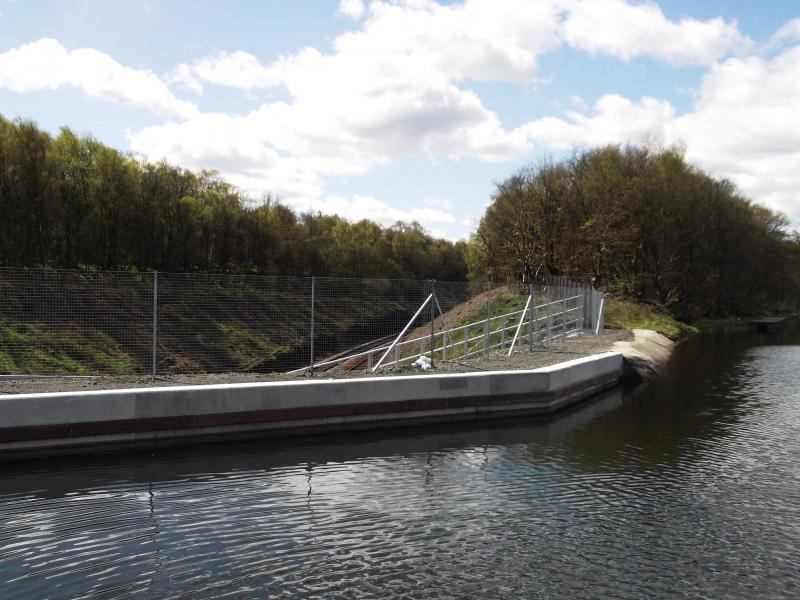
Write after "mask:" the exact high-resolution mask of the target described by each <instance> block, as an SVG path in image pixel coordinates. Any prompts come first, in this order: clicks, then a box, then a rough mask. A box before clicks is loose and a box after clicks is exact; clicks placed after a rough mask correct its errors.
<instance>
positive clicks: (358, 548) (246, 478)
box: [0, 346, 800, 599]
mask: <svg viewBox="0 0 800 600" xmlns="http://www.w3.org/2000/svg"><path fill="white" fill-rule="evenodd" d="M687 351H691V347H690V348H689V350H687ZM687 362H688V361H687ZM715 364H717V365H718V366H719V369H720V370H719V372H712V373H709V372H705V371H704V372H703V374H702V375H703V376H702V377H699V376H692V372H691V371H690V372H686V371H685V370H684V371H681V370H678V371H677V372H673V373H672V374H671V375H670V376H669V377H665V379H664V380H663V381H661V382H659V383H658V384H657V385H655V386H651V388H649V389H648V390H646V391H645V392H644V393H638V394H637V395H635V396H634V397H632V398H628V399H626V400H625V401H622V400H620V399H619V398H618V397H610V398H607V399H605V400H601V401H600V402H599V403H596V404H593V405H591V406H589V407H587V408H586V409H584V410H581V411H576V412H575V413H572V414H570V415H566V416H564V417H563V418H560V419H558V420H556V421H553V422H550V423H543V422H540V421H528V422H526V421H519V420H517V421H515V422H514V423H510V424H509V423H498V424H493V425H491V426H483V427H477V426H476V427H472V428H470V427H466V426H460V427H459V428H448V429H442V428H439V429H435V428H428V429H425V430H420V431H418V432H416V431H411V432H409V431H407V430H406V431H398V432H395V433H383V434H357V435H350V436H340V437H339V438H336V439H333V438H331V439H327V440H326V439H318V440H310V441H295V442H281V443H280V444H278V443H239V444H220V445H215V446H204V447H198V448H185V449H175V450H161V451H158V452H155V453H153V452H150V453H128V454H110V455H106V456H98V457H89V456H87V457H78V458H71V459H67V460H59V461H50V462H38V463H27V464H24V465H18V466H13V465H12V466H10V467H9V468H8V469H7V470H6V472H5V473H4V474H3V485H2V488H0V589H2V597H3V598H9V599H11V598H32V597H51V598H68V597H69V598H83V597H92V598H123V597H146V598H153V597H159V598H180V597H211V596H213V597H228V596H230V597H236V598H241V597H267V596H269V597H276V598H307V597H320V598H424V597H430V598H463V597H471V596H477V597H492V598H520V597H525V598H551V597H575V598H596V597H608V598H641V597H673V596H678V595H686V596H693V597H731V598H737V597H738V598H750V597H753V596H754V595H762V596H768V597H796V595H797V594H798V591H799V590H798V586H800V577H799V576H798V572H797V568H796V565H797V564H798V563H799V562H800V508H799V507H800V473H799V472H798V470H799V469H800V448H799V447H798V444H797V443H796V440H797V439H798V435H800V396H799V394H800V392H798V391H796V390H800V370H798V369H797V368H796V365H797V364H800V347H798V346H762V347H757V348H752V349H744V350H742V352H739V353H738V354H736V355H733V356H731V358H730V360H729V361H728V362H725V361H721V360H719V361H717V362H716V363H715ZM706 366H707V365H706ZM687 368H688V367H687ZM692 368H694V367H692ZM695 375H697V374H696V373H695ZM689 382H692V384H691V386H690V387H687V386H689ZM698 382H699V383H698ZM687 390H688V391H687Z"/></svg>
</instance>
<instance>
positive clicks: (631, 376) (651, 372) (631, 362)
mask: <svg viewBox="0 0 800 600" xmlns="http://www.w3.org/2000/svg"><path fill="white" fill-rule="evenodd" d="M632 333H633V339H629V340H621V341H618V342H614V344H613V346H612V347H611V349H612V351H614V352H619V353H621V354H622V356H623V357H624V366H623V371H624V377H625V378H626V379H628V380H631V381H643V380H648V379H652V378H654V377H655V376H656V375H657V374H658V372H659V370H661V367H663V366H664V365H665V364H666V363H667V361H668V360H669V357H670V356H671V355H672V351H673V349H674V347H675V342H673V341H672V340H671V339H669V338H668V337H667V336H665V335H662V334H660V333H657V332H655V331H651V330H649V329H633V330H632Z"/></svg>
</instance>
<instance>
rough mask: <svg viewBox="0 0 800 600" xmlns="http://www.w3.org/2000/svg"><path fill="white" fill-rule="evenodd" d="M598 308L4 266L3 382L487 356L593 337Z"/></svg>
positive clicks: (551, 293)
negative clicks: (24, 377) (8, 378)
mask: <svg viewBox="0 0 800 600" xmlns="http://www.w3.org/2000/svg"><path fill="white" fill-rule="evenodd" d="M601 302H602V300H601V297H600V295H599V294H597V292H596V291H594V290H593V289H592V288H591V287H590V286H588V285H584V284H579V283H576V282H572V281H569V280H566V279H560V278H558V279H550V280H548V281H544V282H541V283H538V284H536V285H530V284H518V283H514V284H506V285H494V284H489V283H474V282H440V281H414V280H389V279H370V280H362V279H334V278H323V277H267V276H255V275H220V274H196V273H189V274H186V273H164V272H158V273H156V272H148V273H131V272H91V271H65V270H61V271H59V270H47V269H0V374H29V375H95V374H152V375H153V376H156V375H166V374H184V373H222V372H251V373H274V372H283V373H285V372H298V373H309V374H319V373H323V372H326V371H329V370H332V369H334V370H335V369H338V370H342V369H344V370H353V369H364V370H367V369H370V370H381V369H386V368H398V367H401V366H404V365H408V364H411V363H412V362H414V361H419V360H420V357H426V359H427V360H428V361H431V360H432V361H436V360H455V359H462V358H472V359H475V358H486V357H488V356H489V355H490V354H491V353H493V352H509V351H510V352H514V351H524V350H526V349H528V350H529V349H532V348H533V347H534V346H537V347H547V346H548V345H549V344H550V343H552V341H553V340H555V339H558V338H557V336H561V338H562V339H563V338H565V337H567V336H570V335H579V334H581V333H582V332H584V331H590V330H592V329H593V328H596V327H597V321H598V316H599V315H600V314H601V312H599V311H598V309H599V308H600V306H599V305H600V304H601Z"/></svg>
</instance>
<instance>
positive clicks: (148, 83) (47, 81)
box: [0, 38, 197, 117]
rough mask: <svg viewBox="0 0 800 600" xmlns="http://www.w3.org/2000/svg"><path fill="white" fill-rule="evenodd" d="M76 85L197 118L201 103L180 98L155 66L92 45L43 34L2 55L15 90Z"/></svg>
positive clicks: (5, 79)
mask: <svg viewBox="0 0 800 600" xmlns="http://www.w3.org/2000/svg"><path fill="white" fill-rule="evenodd" d="M65 86H73V87H76V88H79V89H81V90H83V91H84V92H85V93H86V94H88V95H89V96H91V97H93V98H99V99H101V100H106V101H109V102H114V103H117V104H122V105H126V106H132V107H137V108H144V109H146V110H150V111H153V112H156V113H161V114H166V115H177V116H180V117H191V116H193V115H195V114H197V107H196V106H195V105H194V104H191V103H190V102H186V101H184V100H179V99H178V98H176V97H175V95H174V94H173V93H172V92H171V91H170V90H169V88H168V87H167V86H166V85H165V84H164V82H162V81H161V80H160V79H159V78H158V77H157V76H156V75H155V74H153V73H152V72H151V71H147V70H143V69H133V68H130V67H124V66H122V65H120V64H119V63H118V62H116V61H115V60H114V59H113V58H111V57H110V56H108V55H107V54H103V53H102V52H99V51H97V50H94V49H91V48H79V49H77V50H72V51H69V50H67V49H66V48H64V46H62V45H61V44H59V43H58V42H57V41H56V40H52V39H47V38H44V39H41V40H38V41H36V42H31V43H29V44H23V45H21V46H19V47H18V48H12V49H11V50H7V51H6V52H3V53H1V54H0V87H4V88H7V89H9V90H11V91H13V92H20V93H23V92H29V91H33V90H55V89H57V88H60V87H65Z"/></svg>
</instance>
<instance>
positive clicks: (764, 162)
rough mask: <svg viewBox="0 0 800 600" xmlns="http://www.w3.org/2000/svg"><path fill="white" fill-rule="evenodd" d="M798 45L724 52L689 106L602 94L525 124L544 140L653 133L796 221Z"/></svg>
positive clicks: (799, 196) (583, 141)
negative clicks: (767, 51) (761, 52)
mask: <svg viewBox="0 0 800 600" xmlns="http://www.w3.org/2000/svg"><path fill="white" fill-rule="evenodd" d="M797 73H800V45H798V46H794V47H791V48H787V49H785V50H783V51H782V52H780V53H779V54H777V55H776V56H774V57H772V58H764V57H758V56H750V57H747V58H730V59H728V60H726V61H724V62H722V63H720V64H718V65H715V66H714V67H712V68H711V69H710V70H709V72H708V73H707V74H706V75H705V76H704V78H703V82H702V85H701V87H700V90H699V93H698V95H697V98H696V101H695V105H694V107H693V109H692V110H691V111H689V112H687V113H685V114H683V115H677V114H676V111H675V109H674V107H673V106H672V105H671V104H670V103H669V102H666V101H664V100H656V99H653V98H647V97H645V98H643V99H642V100H640V101H638V102H634V101H631V100H629V99H627V98H623V97H621V96H617V95H607V96H603V97H601V98H600V99H599V100H598V101H597V102H596V103H595V105H594V107H593V109H592V110H591V111H584V112H570V113H567V114H565V115H564V116H563V117H548V118H543V119H538V120H536V121H534V122H532V123H529V124H528V125H526V126H524V130H525V132H526V133H527V134H528V135H530V136H531V137H532V139H533V140H534V141H536V142H538V143H539V144H542V145H544V146H547V147H551V148H562V149H564V148H569V147H570V146H573V145H601V144H607V143H627V142H631V143H637V142H641V141H646V140H653V139H655V140H659V141H661V142H663V143H665V144H672V143H679V144H681V145H683V146H685V148H686V155H687V159H688V160H690V161H691V162H693V163H695V164H697V165H699V166H700V167H702V168H703V169H706V170H707V171H709V172H710V173H712V174H713V175H715V176H717V177H724V178H728V179H730V180H732V181H733V182H734V183H736V184H737V186H738V187H739V189H740V190H741V191H742V192H743V193H744V194H745V195H746V196H748V197H750V198H752V199H754V200H756V201H759V202H763V203H765V204H767V205H768V206H770V207H771V208H773V209H776V210H780V211H782V212H785V213H786V214H788V215H789V217H790V218H791V219H792V220H793V221H794V222H795V223H800V193H798V190H800V78H798V77H797Z"/></svg>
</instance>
